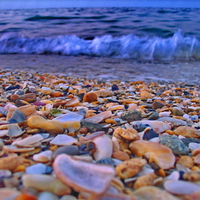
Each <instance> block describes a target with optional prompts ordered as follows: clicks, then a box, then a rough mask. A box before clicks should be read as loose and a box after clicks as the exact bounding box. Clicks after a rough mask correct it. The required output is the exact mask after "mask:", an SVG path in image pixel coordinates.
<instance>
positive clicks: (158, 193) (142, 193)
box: [133, 186, 179, 200]
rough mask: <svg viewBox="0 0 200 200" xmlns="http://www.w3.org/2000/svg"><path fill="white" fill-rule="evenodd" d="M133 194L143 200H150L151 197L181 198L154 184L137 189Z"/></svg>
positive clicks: (172, 199)
mask: <svg viewBox="0 0 200 200" xmlns="http://www.w3.org/2000/svg"><path fill="white" fill-rule="evenodd" d="M133 195H134V196H136V199H141V200H149V199H159V200H179V198H177V197H175V196H173V195H171V194H170V193H168V192H166V191H164V190H161V189H159V188H158V187H154V186H144V187H141V188H139V189H137V190H135V191H134V192H133Z"/></svg>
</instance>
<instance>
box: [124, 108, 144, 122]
mask: <svg viewBox="0 0 200 200" xmlns="http://www.w3.org/2000/svg"><path fill="white" fill-rule="evenodd" d="M121 119H123V120H127V121H137V120H141V119H142V114H141V113H140V112H139V111H137V110H130V111H125V112H123V113H122V114H121Z"/></svg>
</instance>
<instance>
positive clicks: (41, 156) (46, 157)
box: [33, 150, 53, 162]
mask: <svg viewBox="0 0 200 200" xmlns="http://www.w3.org/2000/svg"><path fill="white" fill-rule="evenodd" d="M52 154H53V152H52V151H51V150H46V151H43V152H41V153H38V154H35V155H34V156H33V160H34V161H36V162H49V161H51V160H52Z"/></svg>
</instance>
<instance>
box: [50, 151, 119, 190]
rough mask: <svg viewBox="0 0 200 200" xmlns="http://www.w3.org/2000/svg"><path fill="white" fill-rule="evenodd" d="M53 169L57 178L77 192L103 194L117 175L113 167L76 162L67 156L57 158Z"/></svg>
mask: <svg viewBox="0 0 200 200" xmlns="http://www.w3.org/2000/svg"><path fill="white" fill-rule="evenodd" d="M53 168H54V172H55V174H56V176H57V177H58V178H59V179H60V180H61V181H62V182H63V183H65V184H66V185H69V186H70V187H72V188H73V189H74V190H75V191H76V190H78V191H80V190H81V191H85V192H89V193H93V194H103V193H104V192H105V191H106V190H107V189H108V187H109V184H110V182H111V180H112V178H113V177H114V175H115V170H114V168H113V167H111V166H108V165H98V164H93V163H88V162H83V161H79V160H75V159H73V158H72V157H70V156H67V155H64V154H62V155H59V156H57V157H56V159H55V161H54V163H53Z"/></svg>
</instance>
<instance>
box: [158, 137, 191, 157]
mask: <svg viewBox="0 0 200 200" xmlns="http://www.w3.org/2000/svg"><path fill="white" fill-rule="evenodd" d="M159 139H160V143H161V144H163V145H165V146H167V147H169V148H170V149H171V150H172V151H173V153H174V154H175V155H188V154H189V152H190V150H189V148H188V147H187V146H186V145H185V144H184V143H183V142H182V141H181V140H180V139H178V138H177V137H176V136H170V135H161V136H160V137H159Z"/></svg>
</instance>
